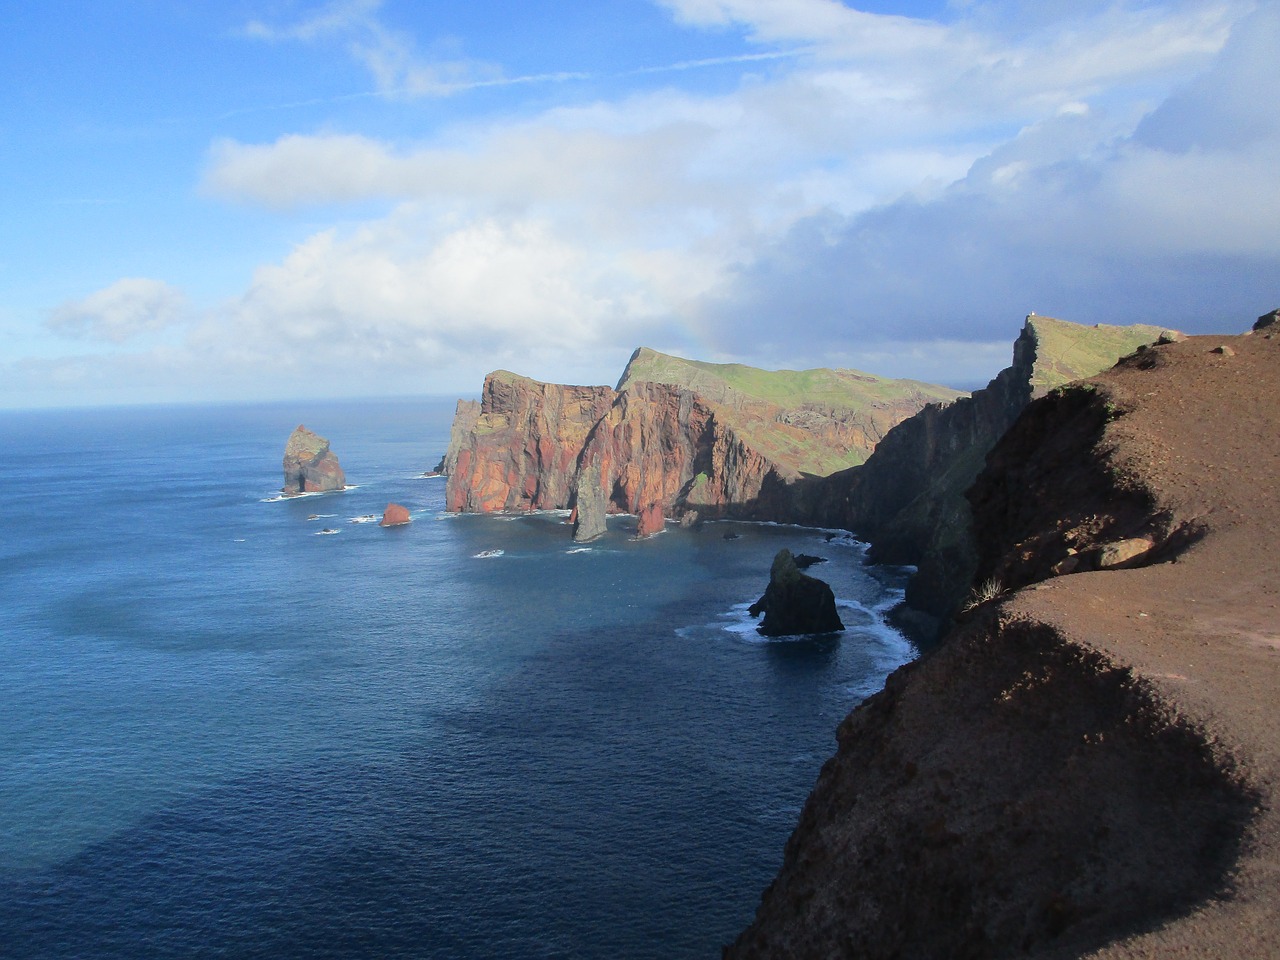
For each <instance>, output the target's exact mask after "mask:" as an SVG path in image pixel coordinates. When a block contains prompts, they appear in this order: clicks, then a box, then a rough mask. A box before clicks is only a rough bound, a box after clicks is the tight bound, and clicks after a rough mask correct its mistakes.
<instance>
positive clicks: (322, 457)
mask: <svg viewBox="0 0 1280 960" xmlns="http://www.w3.org/2000/svg"><path fill="white" fill-rule="evenodd" d="M346 485H347V478H346V475H345V474H344V473H343V472H342V466H341V464H339V463H338V458H337V457H336V456H334V454H333V451H332V450H330V449H329V441H328V440H326V439H325V438H324V437H322V436H320V435H319V434H317V433H312V432H311V431H310V430H308V429H307V428H306V427H304V426H303V425H302V424H299V425H298V426H297V427H296V428H295V429H294V431H293V433H291V434H290V435H289V439H288V441H287V442H286V443H285V447H284V487H282V488H281V489H282V490H283V492H284V494H285V495H286V496H293V495H296V494H299V493H323V492H325V491H329V490H341V489H343V488H344V487H345V486H346Z"/></svg>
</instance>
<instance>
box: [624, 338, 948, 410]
mask: <svg viewBox="0 0 1280 960" xmlns="http://www.w3.org/2000/svg"><path fill="white" fill-rule="evenodd" d="M646 380H647V381H649V382H651V383H669V384H674V385H676V386H680V387H687V388H689V389H690V390H694V391H696V392H697V393H700V394H702V396H704V397H707V398H708V399H711V400H715V401H718V402H721V403H723V402H726V401H727V400H729V399H731V398H732V396H733V394H740V395H742V396H743V397H746V398H751V399H754V400H763V401H765V402H766V403H774V404H777V405H778V406H781V407H799V406H810V407H814V406H824V405H829V406H834V407H838V408H844V407H850V406H859V405H862V404H867V403H875V402H882V403H892V402H894V401H896V400H899V399H901V398H902V397H903V396H905V395H909V394H911V393H919V394H922V395H924V396H926V397H928V398H929V399H930V400H954V399H956V398H957V397H962V396H964V394H963V393H962V392H960V391H958V390H951V389H949V388H948V387H940V386H937V385H936V384H932V383H923V382H921V381H919V380H893V379H890V378H889V377H878V376H876V375H875V374H871V373H863V372H862V371H860V370H831V369H826V368H817V369H814V370H762V369H760V368H759V367H748V366H745V365H743V364H741V363H707V362H705V361H702V360H685V359H684V358H683V357H673V356H670V355H669V354H665V353H658V352H657V351H656V350H650V349H649V348H648V347H641V348H640V349H639V350H637V351H636V352H635V353H634V354H633V355H632V357H631V362H630V363H628V364H627V369H626V370H625V371H623V374H622V379H621V380H620V381H619V382H618V389H619V390H621V389H623V388H624V387H626V386H627V385H628V384H631V383H637V382H640V381H646Z"/></svg>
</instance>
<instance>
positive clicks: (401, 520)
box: [378, 503, 412, 527]
mask: <svg viewBox="0 0 1280 960" xmlns="http://www.w3.org/2000/svg"><path fill="white" fill-rule="evenodd" d="M411 519H412V518H411V517H410V516H409V508H408V507H402V506H400V504H398V503H388V504H387V509H386V510H384V511H383V512H382V521H381V522H380V523H379V524H378V526H380V527H401V526H404V525H405V524H406V523H408V522H409V521H410V520H411Z"/></svg>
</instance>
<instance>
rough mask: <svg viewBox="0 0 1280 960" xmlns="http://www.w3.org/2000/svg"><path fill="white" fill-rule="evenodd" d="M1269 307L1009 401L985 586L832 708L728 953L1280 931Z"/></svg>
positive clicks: (1209, 940) (917, 950) (1119, 947)
mask: <svg viewBox="0 0 1280 960" xmlns="http://www.w3.org/2000/svg"><path fill="white" fill-rule="evenodd" d="M1268 319H1269V320H1270V324H1269V325H1268V326H1261V327H1259V328H1258V330H1257V331H1256V332H1255V333H1253V334H1252V335H1246V336H1241V337H1195V338H1190V339H1187V340H1183V341H1182V342H1177V343H1168V344H1163V345H1160V346H1156V347H1152V348H1148V349H1145V350H1142V351H1139V352H1137V353H1136V354H1134V355H1132V356H1130V357H1128V358H1127V359H1125V360H1124V361H1122V362H1121V364H1120V365H1119V366H1117V367H1116V368H1114V369H1113V370H1110V371H1108V372H1106V373H1104V374H1102V375H1100V376H1098V377H1096V378H1094V379H1091V380H1088V381H1085V382H1083V383H1076V384H1073V385H1071V386H1068V387H1065V388H1063V389H1062V390H1059V391H1052V392H1051V393H1050V394H1049V395H1047V396H1044V397H1041V398H1040V399H1038V400H1035V401H1034V402H1032V403H1031V404H1030V405H1029V406H1028V407H1027V408H1026V409H1025V410H1024V412H1023V413H1022V414H1021V415H1020V416H1019V417H1018V418H1017V420H1016V422H1015V423H1014V424H1013V426H1012V428H1011V429H1010V430H1009V431H1008V432H1007V433H1006V434H1005V435H1004V437H1003V438H1002V439H1001V440H1000V441H999V442H998V443H997V444H996V446H995V448H994V449H993V450H992V451H991V453H990V456H989V457H988V458H987V464H986V466H985V467H984V468H983V470H982V471H981V473H980V475H979V477H978V479H977V482H976V483H975V484H974V486H973V488H972V493H971V495H970V499H971V501H972V509H973V515H974V520H975V527H974V529H975V530H976V531H977V537H976V542H975V545H974V546H973V550H974V551H975V555H976V566H975V567H974V568H973V570H974V580H973V584H972V586H973V587H974V588H975V590H974V602H975V603H976V604H977V605H976V606H974V607H972V608H971V609H969V610H968V611H967V612H965V613H963V614H962V616H961V618H960V622H959V624H958V625H957V627H956V628H955V629H954V630H952V631H951V632H950V633H949V634H948V636H947V637H946V639H945V640H944V641H943V643H942V644H941V645H940V646H939V647H937V648H936V649H935V650H933V651H932V652H931V653H929V654H927V655H926V656H924V657H923V658H921V659H920V660H919V661H917V662H916V663H913V664H910V665H908V666H906V667H903V668H902V669H900V670H899V671H897V672H896V673H895V674H893V675H892V676H891V677H890V678H889V681H888V682H887V684H886V686H885V689H884V690H883V691H882V692H881V693H879V694H876V695H875V696H873V697H871V698H870V699H868V700H867V701H866V702H864V703H863V704H862V705H861V706H859V707H857V708H856V709H855V710H854V711H853V713H851V714H850V715H849V717H848V718H847V719H846V720H845V721H844V723H842V724H841V726H840V728H839V731H838V734H837V740H838V748H837V752H836V754H835V756H834V757H833V758H832V759H830V760H828V761H827V763H826V764H825V765H824V766H823V768H822V772H821V774H820V775H819V778H818V782H817V785H816V786H815V788H814V790H813V792H812V794H811V795H810V797H809V799H808V801H807V803H806V804H805V807H804V810H803V812H802V814H801V816H800V820H799V823H798V825H797V827H796V829H795V832H794V833H793V835H792V836H791V838H790V840H789V841H788V843H787V846H786V852H785V857H784V862H783V866H782V868H781V870H780V872H779V874H778V876H777V878H776V879H775V880H774V882H773V883H772V884H770V886H769V887H768V889H767V890H766V891H765V892H764V894H763V896H762V900H761V904H760V909H759V912H758V914H757V916H756V920H755V922H754V923H753V924H752V925H751V926H750V928H749V929H747V930H746V931H745V932H744V933H743V934H742V935H741V936H740V937H739V939H738V940H737V942H736V943H735V944H734V945H733V946H732V947H731V948H729V949H728V950H727V951H726V957H727V958H729V960H756V958H760V960H763V958H775V957H784V956H785V957H791V958H795V960H833V958H848V960H853V958H857V960H876V958H885V960H888V958H896V960H911V958H919V960H932V958H937V957H969V958H991V960H997V958H1013V957H1032V958H1042V960H1051V958H1052V960H1065V958H1071V957H1086V956H1087V957H1090V958H1094V960H1103V958H1107V960H1120V958H1132V957H1140V956H1141V957H1174V956H1185V957H1215V958H1224V960H1225V958H1230V960H1244V958H1255V957H1274V956H1280V907H1278V906H1277V904H1280V879H1278V877H1280V874H1278V873H1277V870H1276V864H1277V853H1276V851H1277V850H1278V849H1280V813H1278V812H1277V811H1280V797H1277V787H1276V784H1278V783H1280V713H1277V711H1276V710H1275V709H1274V708H1273V704H1274V694H1275V690H1276V689H1277V686H1278V685H1280V657H1278V656H1277V649H1278V648H1280V637H1278V636H1277V633H1276V589H1275V566H1274V563H1271V562H1269V561H1267V559H1266V558H1267V557H1269V556H1271V555H1272V553H1273V552H1274V545H1275V542H1276V540H1277V539H1280V519H1278V515H1277V513H1276V511H1275V509H1274V491H1275V489H1276V487H1277V485H1278V484H1280V461H1278V460H1277V458H1276V457H1275V456H1274V454H1273V452H1272V450H1273V448H1274V441H1275V440H1276V437H1277V435H1278V434H1280V333H1277V332H1276V331H1277V330H1280V324H1278V323H1277V322H1276V316H1275V315H1268V317H1264V318H1263V320H1262V321H1260V323H1264V322H1265V321H1267V320H1268ZM1062 375H1066V374H1062ZM1035 389H1036V388H1035V387H1033V391H1034V390H1035Z"/></svg>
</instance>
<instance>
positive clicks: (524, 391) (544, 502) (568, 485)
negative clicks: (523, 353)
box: [445, 370, 614, 513]
mask: <svg viewBox="0 0 1280 960" xmlns="http://www.w3.org/2000/svg"><path fill="white" fill-rule="evenodd" d="M613 398H614V392H613V391H612V390H610V389H609V388H608V387H571V386H560V385H559V384H550V383H540V382H539V381H537V380H530V379H529V378H528V377H521V376H518V375H516V374H514V373H508V372H506V371H504V370H499V371H497V372H495V373H491V374H489V376H487V377H486V378H485V381H484V391H483V394H482V398H481V401H480V407H479V411H478V413H476V415H475V418H474V420H473V421H472V422H471V425H470V428H469V429H468V428H466V427H465V425H459V424H458V423H457V422H456V421H455V424H454V431H453V439H452V440H451V442H450V445H449V452H448V453H447V454H446V455H445V465H446V466H448V467H450V469H449V479H448V485H447V487H446V490H445V499H446V503H447V506H448V509H450V510H464V511H473V512H478V513H486V512H491V511H497V510H551V509H561V508H565V507H568V506H569V502H570V499H571V495H572V491H573V479H574V476H575V474H576V465H577V460H578V454H579V453H580V452H581V450H582V446H583V444H584V443H585V442H586V438H587V434H588V433H589V432H590V431H591V428H592V427H593V426H594V425H595V424H596V423H597V422H598V421H599V420H600V418H601V417H603V416H604V415H605V413H606V412H608V410H609V406H610V404H611V403H612V402H613ZM459 407H460V412H461V404H460V405H459ZM471 413H472V410H471V409H470V408H468V409H467V410H466V411H465V413H464V416H465V417H466V418H468V419H469V418H470V416H471Z"/></svg>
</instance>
